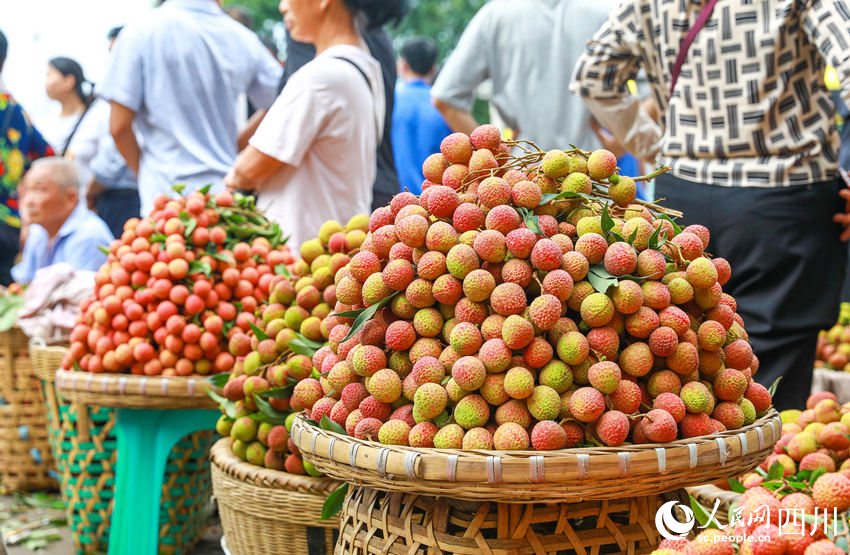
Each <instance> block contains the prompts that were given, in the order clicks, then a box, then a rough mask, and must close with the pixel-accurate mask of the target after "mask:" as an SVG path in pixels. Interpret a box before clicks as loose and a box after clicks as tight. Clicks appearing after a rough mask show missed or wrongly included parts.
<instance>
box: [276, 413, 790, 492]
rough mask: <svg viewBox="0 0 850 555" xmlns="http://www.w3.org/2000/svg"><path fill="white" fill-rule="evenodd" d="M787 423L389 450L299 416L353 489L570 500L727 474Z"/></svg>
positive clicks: (324, 462) (746, 465)
mask: <svg viewBox="0 0 850 555" xmlns="http://www.w3.org/2000/svg"><path fill="white" fill-rule="evenodd" d="M780 429H781V421H780V418H779V415H778V414H777V413H776V411H774V410H773V409H771V410H770V412H769V413H768V414H766V415H765V416H764V417H762V418H760V419H759V420H757V421H756V422H754V423H753V424H751V425H750V426H747V427H745V428H742V429H740V430H735V431H732V432H724V433H720V434H714V435H710V436H701V437H696V438H691V439H687V440H679V441H675V442H671V443H665V444H652V445H624V446H620V447H606V448H593V449H565V450H561V451H548V452H541V451H462V450H446V449H414V448H410V447H398V446H386V445H381V444H379V443H375V442H370V441H360V440H357V439H354V438H352V437H348V436H344V435H340V434H336V433H333V432H328V431H326V430H321V429H319V428H316V427H314V426H311V425H310V424H308V423H306V422H305V421H304V420H303V418H301V417H299V418H297V419H296V420H295V423H294V425H293V430H292V437H293V440H294V441H295V444H296V445H297V446H298V448H299V449H300V450H301V453H302V454H303V456H304V459H305V460H307V461H309V462H311V463H313V464H314V465H315V466H316V468H318V469H319V470H320V471H321V472H323V473H324V474H325V475H327V476H330V477H332V478H337V479H340V480H344V481H347V482H351V483H354V484H357V485H363V486H367V487H372V488H375V489H379V490H387V491H405V492H409V493H416V494H420V495H434V496H439V495H448V496H449V497H453V498H456V499H467V500H484V501H501V502H508V503H533V502H544V501H549V502H569V503H577V502H580V501H585V500H590V499H612V498H618V497H622V496H624V495H629V496H638V495H651V494H655V493H659V492H663V491H670V490H674V489H677V488H681V487H685V486H694V485H699V484H705V483H710V482H715V481H717V480H720V479H724V478H731V477H734V476H737V475H739V474H742V473H744V472H746V471H749V470H751V469H753V468H754V467H756V466H757V465H759V464H761V463H762V462H763V461H764V459H765V458H767V456H768V455H769V454H770V453H772V452H773V445H774V443H776V441H777V440H778V439H779V435H780Z"/></svg>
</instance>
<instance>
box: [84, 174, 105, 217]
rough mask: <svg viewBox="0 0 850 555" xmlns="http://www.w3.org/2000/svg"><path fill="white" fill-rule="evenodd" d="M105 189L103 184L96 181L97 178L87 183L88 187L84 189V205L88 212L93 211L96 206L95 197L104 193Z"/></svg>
mask: <svg viewBox="0 0 850 555" xmlns="http://www.w3.org/2000/svg"><path fill="white" fill-rule="evenodd" d="M105 190H106V188H105V187H104V186H103V184H102V183H101V182H100V181H98V180H97V178H95V177H93V178H92V180H91V182H89V186H88V187H87V188H86V204H87V205H88V207H89V210H94V209H95V207H96V206H97V197H99V196H100V195H101V193H103V191H105Z"/></svg>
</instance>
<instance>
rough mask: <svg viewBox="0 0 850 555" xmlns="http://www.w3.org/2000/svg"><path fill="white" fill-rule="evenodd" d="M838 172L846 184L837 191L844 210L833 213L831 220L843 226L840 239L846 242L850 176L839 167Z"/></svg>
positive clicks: (849, 225) (849, 232)
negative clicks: (841, 199) (842, 200)
mask: <svg viewBox="0 0 850 555" xmlns="http://www.w3.org/2000/svg"><path fill="white" fill-rule="evenodd" d="M838 172H839V173H840V174H841V179H842V180H844V184H845V185H846V187H844V188H843V189H841V190H840V191H838V194H839V195H841V198H843V199H844V212H843V213H839V214H836V215H834V216H833V217H832V221H834V222H836V223H839V224H841V227H842V228H843V229H842V231H841V240H842V241H845V242H846V241H847V240H848V239H850V177H848V175H847V172H846V171H845V170H843V169H841V168H839V169H838Z"/></svg>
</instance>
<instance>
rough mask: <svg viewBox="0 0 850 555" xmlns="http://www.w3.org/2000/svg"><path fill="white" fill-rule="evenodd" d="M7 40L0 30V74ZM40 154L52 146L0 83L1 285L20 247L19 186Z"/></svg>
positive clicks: (50, 153) (49, 152) (50, 152)
mask: <svg viewBox="0 0 850 555" xmlns="http://www.w3.org/2000/svg"><path fill="white" fill-rule="evenodd" d="M8 48H9V43H8V41H7V40H6V35H4V34H3V32H2V31H0V76H2V74H3V64H4V62H5V61H6V53H7V52H8ZM43 156H53V148H52V147H51V146H50V145H49V144H48V143H47V141H46V140H45V139H44V137H42V136H41V133H39V132H38V130H37V129H36V128H35V127H33V124H32V122H31V121H30V119H29V116H27V114H26V112H24V109H23V108H21V106H20V104H18V103H17V102H15V99H14V98H12V95H11V94H9V93H8V92H7V91H5V90H3V88H2V85H0V285H4V286H5V285H9V284H10V283H12V274H11V270H12V266H13V265H14V264H15V257H16V256H17V254H18V251H19V250H20V248H21V242H20V238H21V218H20V213H19V211H18V186H19V184H20V181H21V176H23V175H24V173H26V171H27V170H28V169H29V167H30V164H32V162H33V161H34V160H36V159H38V158H41V157H43Z"/></svg>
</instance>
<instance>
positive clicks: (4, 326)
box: [0, 295, 27, 331]
mask: <svg viewBox="0 0 850 555" xmlns="http://www.w3.org/2000/svg"><path fill="white" fill-rule="evenodd" d="M5 299H6V300H5V306H4V308H3V313H2V316H0V331H8V330H10V329H12V328H13V327H14V326H15V322H17V321H18V313H19V312H20V311H21V309H22V308H23V307H24V304H26V302H27V300H26V298H24V296H23V295H9V296H8V297H5Z"/></svg>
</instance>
